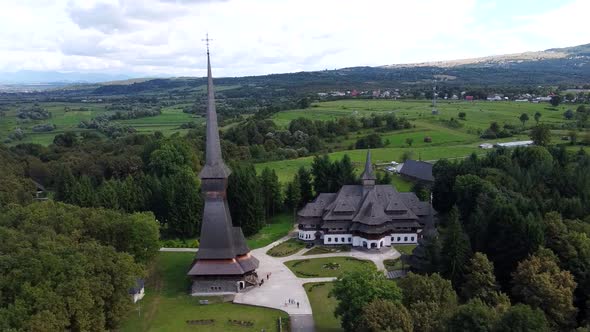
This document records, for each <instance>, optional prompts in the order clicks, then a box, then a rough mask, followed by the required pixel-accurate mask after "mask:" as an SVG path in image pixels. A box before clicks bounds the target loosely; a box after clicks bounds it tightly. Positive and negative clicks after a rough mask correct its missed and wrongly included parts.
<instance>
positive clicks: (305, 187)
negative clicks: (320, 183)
mask: <svg viewBox="0 0 590 332" xmlns="http://www.w3.org/2000/svg"><path fill="white" fill-rule="evenodd" d="M297 176H298V177H299V189H300V190H301V194H300V195H299V196H300V198H301V199H300V201H299V204H298V206H303V205H304V204H307V203H309V202H311V200H312V199H313V190H312V184H311V173H310V172H309V171H308V170H307V169H306V168H305V167H303V166H301V167H300V168H299V171H298V172H297Z"/></svg>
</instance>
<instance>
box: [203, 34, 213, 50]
mask: <svg viewBox="0 0 590 332" xmlns="http://www.w3.org/2000/svg"><path fill="white" fill-rule="evenodd" d="M212 40H213V39H210V38H209V33H208V32H207V33H206V34H205V39H201V41H204V42H205V44H206V45H207V55H209V42H210V41H212Z"/></svg>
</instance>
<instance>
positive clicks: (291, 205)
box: [285, 174, 301, 215]
mask: <svg viewBox="0 0 590 332" xmlns="http://www.w3.org/2000/svg"><path fill="white" fill-rule="evenodd" d="M299 185H300V181H299V176H298V175H297V174H295V176H293V181H291V182H289V183H288V184H287V188H286V190H285V206H286V207H287V209H289V210H291V211H293V215H295V211H296V209H297V207H298V206H299V202H300V201H301V188H300V187H299Z"/></svg>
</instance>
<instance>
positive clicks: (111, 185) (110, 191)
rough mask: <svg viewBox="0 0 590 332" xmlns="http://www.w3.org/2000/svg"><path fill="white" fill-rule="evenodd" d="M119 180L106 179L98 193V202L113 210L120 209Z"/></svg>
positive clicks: (99, 204)
mask: <svg viewBox="0 0 590 332" xmlns="http://www.w3.org/2000/svg"><path fill="white" fill-rule="evenodd" d="M116 182H117V180H114V179H111V180H108V181H104V182H103V183H102V184H101V185H100V187H98V192H97V194H96V196H97V197H96V200H97V201H96V204H97V205H98V206H102V207H104V208H107V209H111V210H118V209H119V198H118V195H117V183H116Z"/></svg>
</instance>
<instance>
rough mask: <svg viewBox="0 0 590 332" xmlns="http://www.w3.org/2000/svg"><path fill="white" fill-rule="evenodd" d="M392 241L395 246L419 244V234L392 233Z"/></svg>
mask: <svg viewBox="0 0 590 332" xmlns="http://www.w3.org/2000/svg"><path fill="white" fill-rule="evenodd" d="M390 241H391V243H393V244H398V243H410V244H412V243H418V234H417V233H392V234H391V236H390Z"/></svg>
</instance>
